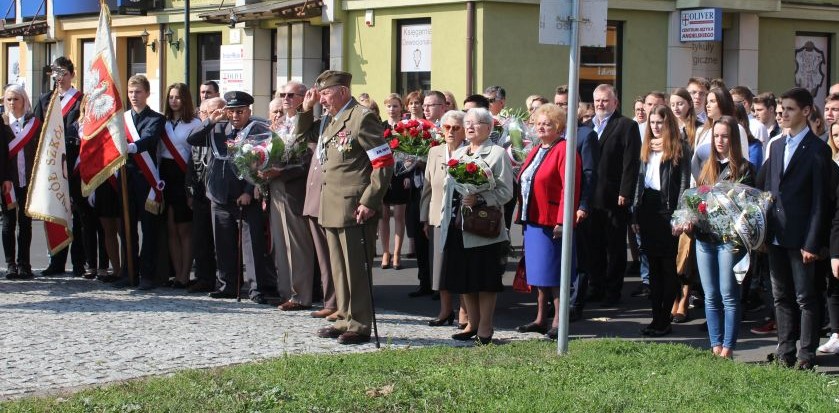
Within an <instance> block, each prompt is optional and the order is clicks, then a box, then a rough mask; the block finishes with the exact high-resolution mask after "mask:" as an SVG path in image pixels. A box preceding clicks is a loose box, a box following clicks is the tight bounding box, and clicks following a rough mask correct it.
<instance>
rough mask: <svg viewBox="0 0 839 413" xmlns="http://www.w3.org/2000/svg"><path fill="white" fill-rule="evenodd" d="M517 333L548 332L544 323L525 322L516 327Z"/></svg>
mask: <svg viewBox="0 0 839 413" xmlns="http://www.w3.org/2000/svg"><path fill="white" fill-rule="evenodd" d="M516 331H518V332H519V333H539V334H545V333H547V332H548V326H546V325H544V324H536V323H527V324H524V325H520V326H518V327H516Z"/></svg>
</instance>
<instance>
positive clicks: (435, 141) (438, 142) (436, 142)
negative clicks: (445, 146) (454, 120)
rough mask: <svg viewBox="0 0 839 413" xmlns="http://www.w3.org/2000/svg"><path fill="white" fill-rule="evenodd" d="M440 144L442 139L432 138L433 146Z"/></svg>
mask: <svg viewBox="0 0 839 413" xmlns="http://www.w3.org/2000/svg"><path fill="white" fill-rule="evenodd" d="M439 144H440V141H438V140H434V139H432V140H431V147H435V146H437V145H439Z"/></svg>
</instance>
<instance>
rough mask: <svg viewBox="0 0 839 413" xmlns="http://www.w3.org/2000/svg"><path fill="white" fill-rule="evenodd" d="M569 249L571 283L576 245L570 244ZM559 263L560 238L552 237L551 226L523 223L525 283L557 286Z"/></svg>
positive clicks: (575, 273)
mask: <svg viewBox="0 0 839 413" xmlns="http://www.w3.org/2000/svg"><path fill="white" fill-rule="evenodd" d="M575 244H576V243H575ZM571 251H572V254H571V257H572V259H571V284H572V285H573V284H574V282H575V281H576V279H577V253H576V245H572V246H571ZM561 263H562V238H561V237H560V238H557V239H554V238H553V228H546V227H543V226H540V225H533V224H528V223H525V224H524V264H525V266H526V269H527V283H528V284H530V285H531V286H533V287H559V285H560V274H561V273H562V264H561Z"/></svg>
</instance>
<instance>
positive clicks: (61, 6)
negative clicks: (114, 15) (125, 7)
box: [52, 0, 117, 16]
mask: <svg viewBox="0 0 839 413" xmlns="http://www.w3.org/2000/svg"><path fill="white" fill-rule="evenodd" d="M105 3H106V4H107V5H108V7H110V8H111V9H114V8H116V7H117V0H105ZM52 4H53V6H52V7H53V12H55V15H56V16H72V15H76V14H99V0H74V1H54V2H53V3H52Z"/></svg>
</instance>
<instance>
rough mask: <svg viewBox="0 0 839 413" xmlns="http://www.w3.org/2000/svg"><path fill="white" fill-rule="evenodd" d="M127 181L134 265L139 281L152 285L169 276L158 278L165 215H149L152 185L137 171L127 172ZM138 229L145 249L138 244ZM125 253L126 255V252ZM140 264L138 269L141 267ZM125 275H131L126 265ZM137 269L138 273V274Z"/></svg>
mask: <svg viewBox="0 0 839 413" xmlns="http://www.w3.org/2000/svg"><path fill="white" fill-rule="evenodd" d="M126 179H127V181H128V215H129V218H128V219H129V227H130V228H131V250H132V251H131V254H132V257H133V258H134V265H135V268H136V269H139V275H140V279H144V280H147V281H150V282H159V281H162V280H163V277H165V275H166V274H162V275H159V274H157V249H156V245H157V236H158V232H159V231H158V229H159V228H160V226H161V223H162V222H163V215H155V214H152V213H151V212H149V211H146V199H147V198H148V195H149V188H150V186H149V183H148V182H147V181H146V178H145V177H143V174H142V173H141V172H140V170H139V169H137V168H136V167H130V166H129V167H128V168H126ZM138 229H141V230H142V231H143V240H142V245H140V244H139V241H140V236H139V231H138ZM123 252H125V251H123ZM138 263H139V265H138ZM123 268H125V271H124V273H125V274H126V275H127V274H128V272H127V271H128V269H127V265H125V266H123ZM136 269H135V271H136Z"/></svg>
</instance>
